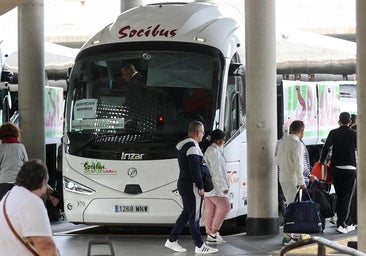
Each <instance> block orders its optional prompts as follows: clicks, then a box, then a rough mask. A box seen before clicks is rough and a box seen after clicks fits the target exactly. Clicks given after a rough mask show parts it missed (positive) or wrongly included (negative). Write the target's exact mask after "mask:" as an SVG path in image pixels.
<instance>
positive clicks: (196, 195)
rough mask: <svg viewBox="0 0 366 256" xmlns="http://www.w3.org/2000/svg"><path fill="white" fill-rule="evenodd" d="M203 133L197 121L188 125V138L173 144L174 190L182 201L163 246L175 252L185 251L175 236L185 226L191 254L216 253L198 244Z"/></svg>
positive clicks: (202, 192) (202, 243)
mask: <svg viewBox="0 0 366 256" xmlns="http://www.w3.org/2000/svg"><path fill="white" fill-rule="evenodd" d="M204 133H205V130H204V125H203V124H202V123H201V122H199V121H193V122H191V123H190V124H189V125H188V138H186V139H184V140H182V141H181V142H179V143H178V144H177V150H178V163H179V178H178V183H177V185H178V191H179V194H180V196H181V198H182V201H183V211H182V213H181V214H180V215H179V217H178V219H177V221H176V222H175V224H174V226H173V228H172V230H171V232H170V235H169V238H168V239H167V240H166V242H165V247H167V248H169V249H171V250H173V251H176V252H186V251H187V250H186V249H185V248H183V247H182V246H181V245H180V244H178V236H179V235H180V234H181V232H182V230H183V228H184V227H185V225H186V224H187V223H189V230H190V232H191V236H192V239H193V242H194V244H195V245H196V247H195V253H199V254H210V253H216V252H218V249H216V248H212V247H210V246H207V245H206V244H205V243H204V242H203V241H202V236H201V233H200V224H199V220H200V217H201V206H202V197H203V196H204V193H205V192H204V189H203V181H202V175H201V165H202V164H203V153H202V151H201V149H200V147H199V145H198V143H199V142H201V141H202V138H203V135H204Z"/></svg>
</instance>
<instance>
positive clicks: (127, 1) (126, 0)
mask: <svg viewBox="0 0 366 256" xmlns="http://www.w3.org/2000/svg"><path fill="white" fill-rule="evenodd" d="M142 4H143V0H121V13H122V12H124V11H127V10H128V9H131V8H133V7H137V6H140V5H142Z"/></svg>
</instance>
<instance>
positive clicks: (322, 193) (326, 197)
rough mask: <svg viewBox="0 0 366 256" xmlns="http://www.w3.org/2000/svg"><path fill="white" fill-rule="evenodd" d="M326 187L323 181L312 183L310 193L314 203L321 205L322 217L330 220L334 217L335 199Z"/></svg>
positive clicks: (309, 188)
mask: <svg viewBox="0 0 366 256" xmlns="http://www.w3.org/2000/svg"><path fill="white" fill-rule="evenodd" d="M325 186H326V184H324V182H323V181H319V180H315V181H314V182H310V184H309V187H308V191H309V194H310V196H311V198H312V199H313V201H314V202H316V203H318V204H319V205H320V216H321V217H323V218H330V217H333V216H334V211H335V209H334V207H333V204H334V202H333V201H334V198H333V197H332V195H330V194H329V193H328V192H327V191H326V188H325Z"/></svg>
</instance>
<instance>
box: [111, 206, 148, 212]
mask: <svg viewBox="0 0 366 256" xmlns="http://www.w3.org/2000/svg"><path fill="white" fill-rule="evenodd" d="M114 212H122V213H130V212H133V213H135V212H136V213H138V212H142V213H145V212H149V206H147V205H115V206H114Z"/></svg>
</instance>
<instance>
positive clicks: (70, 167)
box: [63, 3, 296, 224]
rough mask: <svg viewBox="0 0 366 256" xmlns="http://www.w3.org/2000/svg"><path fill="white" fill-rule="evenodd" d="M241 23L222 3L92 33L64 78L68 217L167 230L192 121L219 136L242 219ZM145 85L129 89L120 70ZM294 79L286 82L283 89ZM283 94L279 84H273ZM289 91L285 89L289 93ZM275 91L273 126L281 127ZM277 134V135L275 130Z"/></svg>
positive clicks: (166, 7) (163, 10)
mask: <svg viewBox="0 0 366 256" xmlns="http://www.w3.org/2000/svg"><path fill="white" fill-rule="evenodd" d="M243 24H244V20H243V17H242V16H241V14H240V13H239V12H238V11H237V10H236V9H234V8H232V7H229V6H219V5H213V4H207V3H187V4H185V3H166V4H165V3H162V4H156V5H147V6H142V7H137V8H134V9H131V10H128V11H126V12H124V13H122V14H121V15H120V16H119V17H118V18H117V20H116V21H115V22H114V23H113V24H110V25H108V26H107V27H105V28H104V29H103V30H102V31H100V32H98V33H97V34H96V35H95V36H93V37H92V38H91V39H90V40H89V41H88V42H87V43H86V44H85V45H84V46H83V47H82V48H81V50H80V52H79V54H78V55H77V57H76V60H75V65H74V67H73V69H72V71H71V74H70V77H69V86H68V95H67V99H66V113H65V135H64V140H63V141H64V158H63V175H64V205H65V207H64V208H65V215H66V218H67V220H68V221H70V222H74V223H88V224H92V223H98V224H172V223H174V222H175V220H176V218H177V216H178V215H179V213H180V212H181V210H182V202H181V199H180V196H179V193H178V191H177V186H176V183H177V179H178V174H179V168H178V162H177V158H176V157H177V152H176V148H175V146H176V144H177V142H178V141H180V140H181V139H183V138H184V137H185V136H186V135H187V126H188V124H189V123H190V122H191V121H193V120H199V121H202V122H203V123H204V125H205V130H206V131H207V132H209V131H211V130H213V129H216V128H220V129H222V130H224V131H225V132H226V134H227V140H226V143H225V149H224V150H225V156H226V159H227V163H228V170H227V176H228V178H229V180H230V191H229V199H230V203H231V211H230V212H229V214H228V216H227V219H232V218H236V220H238V224H244V221H243V220H245V216H246V214H247V159H246V158H247V144H246V91H245V79H244V75H243V72H241V71H242V68H243V65H242V63H244V41H243V40H244V28H243ZM126 63H129V64H133V65H134V66H135V67H136V69H137V70H138V71H139V72H140V73H141V74H142V76H143V77H144V79H145V81H144V83H143V84H142V85H139V86H135V87H134V88H131V87H130V86H129V85H127V83H126V81H125V80H123V79H122V76H121V67H122V66H123V65H124V64H126ZM286 86H287V88H290V87H293V88H295V89H294V90H293V89H291V92H292V93H295V92H296V84H295V83H287V85H286V83H285V87H286ZM280 88H283V86H280ZM289 90H290V89H289ZM283 93H284V91H283V89H280V91H279V94H278V95H279V101H281V102H282V108H280V109H279V118H278V120H279V123H278V126H279V127H282V125H283V124H284V111H285V110H284V108H283V105H284V104H283V102H284V101H285V100H287V97H289V96H288V95H291V93H287V94H286V95H285V96H284V94H283ZM279 134H280V133H279Z"/></svg>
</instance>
